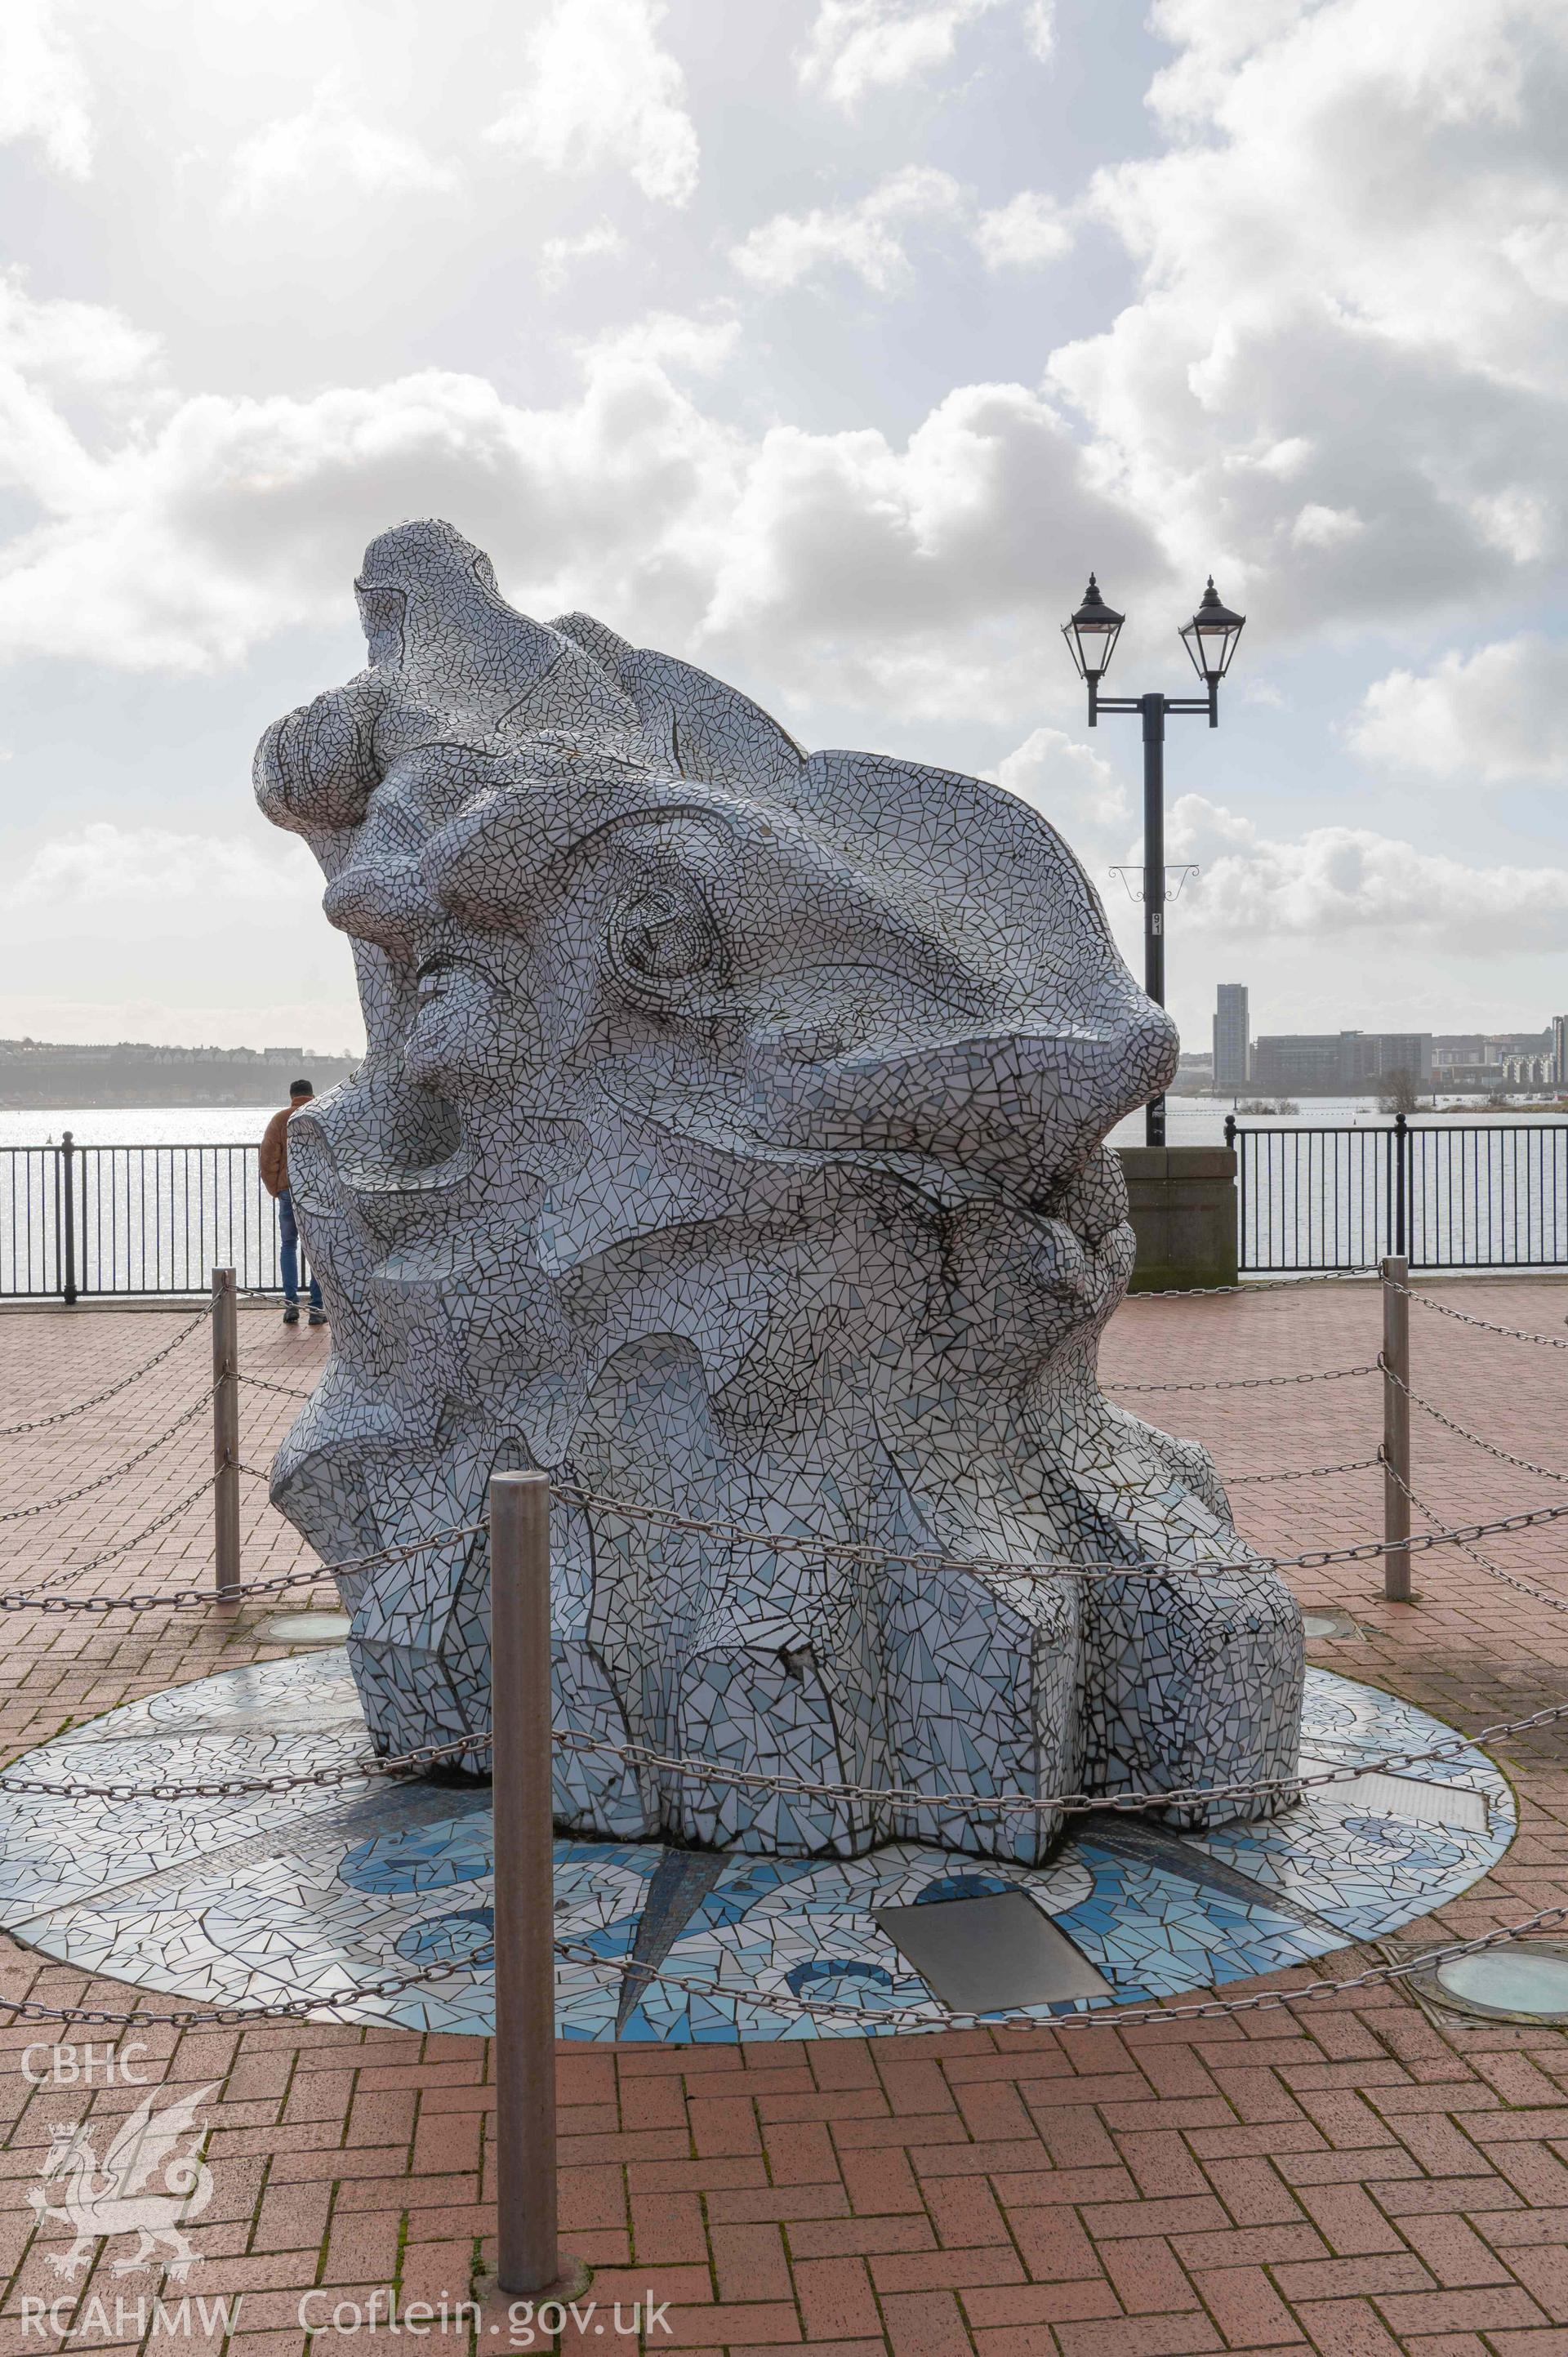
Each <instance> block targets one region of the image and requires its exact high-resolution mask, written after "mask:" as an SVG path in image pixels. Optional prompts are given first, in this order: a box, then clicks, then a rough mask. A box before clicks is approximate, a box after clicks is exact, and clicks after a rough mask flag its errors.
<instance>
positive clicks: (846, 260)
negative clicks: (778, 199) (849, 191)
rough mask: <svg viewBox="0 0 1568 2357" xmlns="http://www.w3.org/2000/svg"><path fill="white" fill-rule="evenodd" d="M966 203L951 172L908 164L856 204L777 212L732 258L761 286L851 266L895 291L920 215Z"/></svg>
mask: <svg viewBox="0 0 1568 2357" xmlns="http://www.w3.org/2000/svg"><path fill="white" fill-rule="evenodd" d="M963 204H964V198H963V192H962V190H961V188H960V187H959V184H958V182H957V181H956V180H955V179H953V178H952V177H951V176H950V174H949V173H947V172H939V171H937V170H936V169H934V167H931V166H929V165H924V164H908V165H906V166H905V167H904V169H903V170H902V171H899V172H894V173H891V174H890V175H889V176H888V178H886V180H883V181H880V182H879V183H878V185H877V186H876V187H875V188H873V189H872V190H871V191H870V193H869V195H867V196H865V197H862V199H860V201H859V203H858V204H854V205H844V206H843V207H841V208H840V209H839V210H837V211H832V210H816V211H812V212H809V213H776V214H775V215H774V217H773V219H772V220H771V221H764V222H763V224H762V226H761V228H760V229H754V230H753V231H752V232H751V235H750V236H749V237H748V238H746V239H745V240H744V241H743V242H742V243H740V244H739V245H736V246H733V247H732V248H731V249H730V259H731V261H732V262H733V263H734V264H735V265H736V269H737V270H738V271H739V272H740V273H741V274H742V276H743V277H746V278H749V279H750V280H751V281H752V283H753V285H757V286H768V287H780V286H795V285H799V284H800V281H801V280H802V279H803V278H810V277H811V276H813V275H814V274H816V273H817V272H818V271H820V270H823V269H834V268H837V269H841V270H848V271H851V272H853V273H854V275H855V276H856V277H857V278H861V279H864V280H865V284H866V285H867V286H869V287H871V288H872V290H873V291H874V293H875V294H878V295H886V294H891V293H892V291H893V290H894V288H895V287H897V286H899V285H904V284H905V283H906V282H907V281H908V277H909V274H910V273H909V256H908V251H907V249H906V246H905V242H904V239H905V234H906V232H907V231H908V229H909V228H910V227H911V226H912V225H913V224H914V223H916V222H918V221H942V220H949V221H950V220H952V219H954V218H955V217H956V216H957V215H958V213H959V212H960V210H961V208H962V206H963Z"/></svg>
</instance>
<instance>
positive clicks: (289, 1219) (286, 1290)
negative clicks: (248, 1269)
mask: <svg viewBox="0 0 1568 2357" xmlns="http://www.w3.org/2000/svg"><path fill="white" fill-rule="evenodd" d="M278 1244H279V1252H278V1258H279V1259H280V1261H281V1262H282V1263H283V1297H284V1299H285V1301H297V1300H298V1299H299V1222H298V1221H297V1220H296V1219H295V1216H294V1197H293V1196H292V1195H291V1194H290V1192H289V1190H288V1189H287V1188H286V1187H285V1189H284V1190H283V1193H282V1194H281V1195H280V1196H279V1197H278ZM310 1306H311V1308H312V1309H319V1308H320V1307H321V1287H320V1286H319V1285H318V1284H317V1281H316V1278H315V1277H314V1276H312V1278H311V1280H310Z"/></svg>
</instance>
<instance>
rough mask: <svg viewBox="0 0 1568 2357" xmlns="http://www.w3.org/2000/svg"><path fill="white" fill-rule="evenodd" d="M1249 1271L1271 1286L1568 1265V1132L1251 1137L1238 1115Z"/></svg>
mask: <svg viewBox="0 0 1568 2357" xmlns="http://www.w3.org/2000/svg"><path fill="white" fill-rule="evenodd" d="M1225 1142H1226V1144H1227V1145H1228V1146H1233V1147H1234V1148H1235V1152H1236V1182H1237V1220H1238V1244H1239V1253H1238V1260H1239V1265H1240V1267H1241V1268H1242V1269H1243V1270H1250V1271H1253V1272H1255V1273H1257V1274H1258V1275H1262V1274H1263V1273H1264V1272H1265V1271H1274V1272H1289V1271H1291V1270H1294V1269H1311V1268H1322V1269H1333V1268H1369V1267H1371V1266H1372V1265H1374V1264H1375V1263H1376V1262H1378V1261H1379V1260H1380V1259H1381V1258H1382V1257H1383V1255H1384V1254H1386V1253H1400V1254H1403V1255H1404V1256H1405V1257H1406V1258H1407V1259H1408V1260H1409V1262H1410V1265H1411V1266H1412V1268H1559V1267H1563V1266H1568V1122H1560V1121H1553V1122H1524V1121H1518V1122H1465V1123H1459V1122H1449V1121H1443V1122H1433V1123H1431V1124H1420V1125H1413V1126H1412V1124H1411V1123H1410V1121H1408V1120H1407V1118H1406V1117H1405V1115H1404V1114H1395V1116H1394V1118H1393V1120H1392V1121H1391V1122H1390V1123H1389V1124H1388V1125H1386V1126H1382V1125H1379V1126H1376V1127H1370V1126H1369V1127H1349V1126H1345V1127H1328V1126H1325V1127H1322V1128H1318V1127H1315V1126H1304V1127H1300V1128H1290V1129H1263V1128H1258V1129H1250V1128H1245V1127H1243V1126H1242V1125H1241V1124H1240V1122H1238V1121H1237V1119H1236V1117H1235V1115H1234V1114H1231V1115H1230V1116H1229V1117H1228V1118H1227V1120H1226V1124H1225Z"/></svg>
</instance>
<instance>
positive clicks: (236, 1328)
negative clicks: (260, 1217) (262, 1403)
mask: <svg viewBox="0 0 1568 2357" xmlns="http://www.w3.org/2000/svg"><path fill="white" fill-rule="evenodd" d="M212 1473H213V1481H212V1548H213V1559H214V1562H215V1564H216V1566H217V1578H218V1595H219V1598H220V1601H223V1602H232V1601H233V1599H234V1598H235V1597H236V1596H237V1595H238V1593H239V1589H240V1296H239V1291H238V1289H237V1287H236V1286H235V1283H234V1272H233V1270H232V1269H231V1268H215V1269H214V1270H213V1272H212Z"/></svg>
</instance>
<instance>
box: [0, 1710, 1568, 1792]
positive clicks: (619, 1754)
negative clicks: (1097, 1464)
mask: <svg viewBox="0 0 1568 2357" xmlns="http://www.w3.org/2000/svg"><path fill="white" fill-rule="evenodd" d="M1563 1718H1568V1703H1555V1704H1552V1705H1551V1706H1549V1707H1548V1708H1547V1709H1545V1710H1538V1711H1532V1712H1531V1713H1530V1716H1529V1717H1527V1718H1518V1719H1501V1720H1499V1721H1498V1723H1497V1724H1496V1725H1495V1726H1492V1727H1482V1728H1481V1729H1480V1731H1479V1733H1478V1734H1476V1735H1454V1736H1450V1737H1449V1738H1448V1739H1447V1741H1446V1742H1444V1743H1437V1744H1433V1745H1431V1746H1429V1748H1428V1749H1425V1750H1424V1751H1392V1752H1388V1753H1385V1754H1382V1755H1380V1756H1379V1757H1377V1758H1373V1759H1367V1760H1354V1761H1345V1762H1342V1763H1341V1765H1340V1766H1338V1767H1337V1768H1325V1769H1319V1770H1315V1771H1314V1772H1313V1773H1312V1774H1311V1775H1305V1776H1304V1775H1302V1774H1301V1773H1300V1772H1299V1770H1298V1771H1297V1772H1296V1773H1295V1774H1294V1775H1290V1776H1266V1777H1262V1778H1261V1779H1260V1780H1259V1781H1257V1782H1255V1783H1251V1784H1187V1785H1177V1786H1175V1787H1173V1788H1172V1789H1170V1790H1169V1791H1162V1792H1051V1793H1045V1794H1032V1793H1027V1792H926V1791H924V1790H923V1789H922V1788H920V1787H918V1786H914V1785H888V1786H880V1785H867V1784H849V1783H830V1782H822V1783H818V1782H814V1781H812V1780H811V1778H810V1777H806V1776H777V1775H768V1774H766V1773H765V1772H764V1771H763V1770H760V1769H748V1768H731V1767H729V1766H727V1765H724V1764H721V1763H719V1762H717V1761H714V1760H701V1759H696V1758H693V1757H690V1756H688V1755H684V1754H682V1755H680V1756H676V1757H667V1756H665V1755H662V1754H660V1753H659V1752H656V1751H654V1750H652V1749H650V1748H649V1747H648V1746H647V1745H644V1744H637V1743H613V1742H611V1741H610V1740H609V1738H607V1737H604V1736H596V1735H583V1734H577V1733H573V1732H569V1731H559V1730H558V1731H557V1732H555V1733H554V1734H553V1737H552V1738H551V1739H552V1741H553V1742H554V1743H555V1744H556V1745H557V1746H558V1747H559V1748H560V1749H563V1750H567V1751H597V1752H608V1753H609V1754H610V1755H611V1756H612V1757H614V1758H615V1759H617V1760H626V1761H628V1763H629V1764H630V1765H631V1766H633V1767H636V1768H646V1769H647V1770H649V1771H650V1773H656V1774H666V1775H675V1776H679V1777H680V1778H681V1779H682V1781H685V1782H691V1783H702V1784H723V1785H725V1786H729V1787H738V1788H742V1789H746V1790H757V1789H760V1790H764V1791H767V1792H783V1793H787V1794H789V1797H790V1798H791V1799H797V1800H822V1801H861V1802H866V1803H879V1804H881V1805H883V1806H892V1807H895V1808H908V1809H980V1810H985V1811H988V1812H994V1813H997V1814H999V1815H1005V1814H1012V1813H1018V1814H1026V1813H1031V1812H1032V1813H1034V1814H1035V1815H1036V1816H1055V1815H1058V1814H1060V1815H1062V1816H1089V1815H1091V1814H1094V1813H1097V1812H1099V1811H1101V1810H1110V1811H1113V1812H1114V1811H1121V1812H1124V1813H1125V1812H1131V1811H1134V1810H1138V1809H1165V1808H1188V1807H1193V1806H1196V1805H1197V1804H1198V1803H1204V1802H1208V1801H1250V1800H1254V1799H1261V1798H1263V1797H1269V1798H1277V1797H1278V1796H1279V1795H1281V1794H1283V1793H1286V1792H1313V1791H1316V1790H1318V1789H1319V1788H1320V1787H1323V1786H1326V1785H1330V1784H1353V1783H1355V1782H1356V1781H1358V1779H1359V1778H1360V1777H1362V1776H1376V1775H1391V1774H1393V1775H1397V1774H1399V1773H1400V1772H1401V1771H1402V1770H1405V1769H1408V1768H1420V1767H1425V1766H1428V1765H1430V1764H1431V1763H1433V1762H1434V1761H1438V1760H1453V1759H1455V1758H1457V1757H1458V1755H1459V1754H1460V1753H1461V1752H1464V1751H1468V1750H1472V1749H1478V1748H1480V1747H1481V1746H1483V1745H1485V1744H1487V1743H1493V1742H1496V1741H1498V1740H1499V1739H1500V1738H1502V1737H1503V1736H1506V1735H1519V1734H1523V1733H1525V1732H1526V1731H1528V1730H1530V1729H1533V1728H1535V1727H1544V1726H1552V1725H1555V1724H1556V1722H1557V1721H1558V1720H1560V1719H1563ZM483 1740H484V1741H485V1742H488V1741H489V1736H488V1735H487V1736H486V1737H485V1738H483ZM4 1788H5V1779H4V1778H3V1777H0V1790H3V1789H4ZM71 1789H72V1790H75V1789H78V1788H75V1787H72V1788H71Z"/></svg>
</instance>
